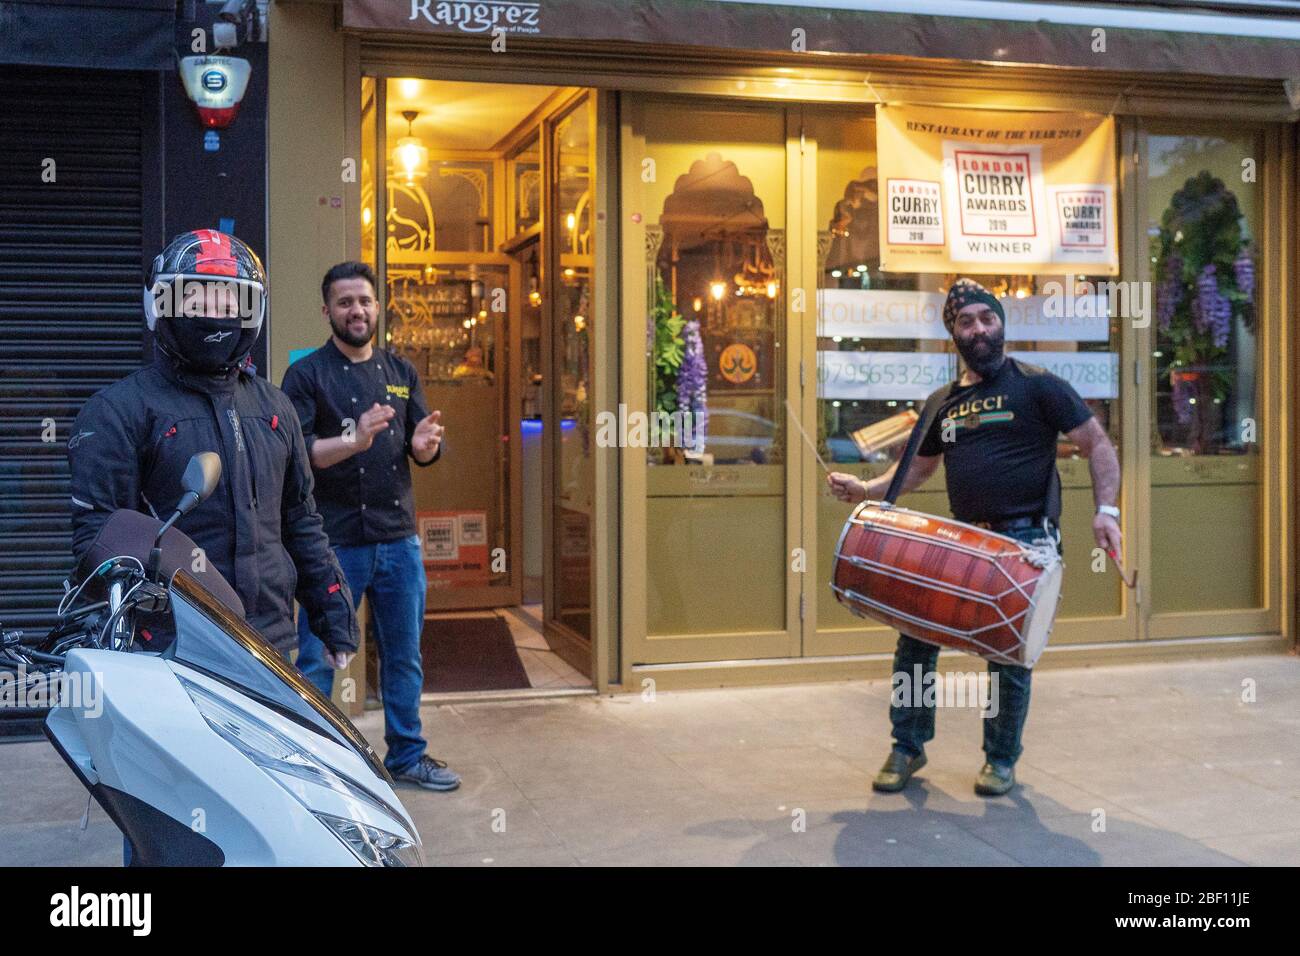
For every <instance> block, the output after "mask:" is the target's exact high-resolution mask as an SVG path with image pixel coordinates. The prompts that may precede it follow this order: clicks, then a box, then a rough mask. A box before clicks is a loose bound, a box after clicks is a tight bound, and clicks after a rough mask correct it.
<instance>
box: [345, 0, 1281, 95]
mask: <svg viewBox="0 0 1300 956" xmlns="http://www.w3.org/2000/svg"><path fill="white" fill-rule="evenodd" d="M343 25H344V27H346V28H351V29H356V30H365V31H380V32H383V33H386V34H389V35H393V34H407V35H411V34H441V35H460V36H477V37H480V38H488V37H490V36H491V35H492V34H493V31H494V30H497V29H498V28H499V29H501V30H504V32H505V35H506V36H507V37H509V38H511V39H515V38H518V39H523V40H527V39H541V40H546V39H551V40H565V41H587V42H590V43H592V44H602V45H606V44H607V45H624V44H654V45H660V46H671V47H687V48H690V47H694V48H713V49H729V50H749V51H754V52H770V53H783V54H790V53H791V52H805V51H806V53H808V54H812V55H818V54H822V55H826V54H836V55H841V56H843V55H854V54H859V55H892V56H907V57H928V58H938V59H946V60H964V61H975V62H989V63H1015V64H1027V65H1040V66H1057V67H1075V68H1091V69H1100V70H1116V71H1125V72H1150V73H1166V74H1167V73H1183V74H1199V75H1211V76H1226V77H1243V78H1245V77H1249V78H1256V79H1276V80H1286V79H1291V78H1300V4H1297V3H1294V2H1286V0H1274V2H1260V0H1255V2H1251V0H1239V2H1236V3H1231V2H1226V0H1225V2H1215V3H1205V2H1195V0H1184V2H1181V3H1160V2H1151V3H1147V4H1141V3H1118V2H1113V3H1112V2H1106V0H1094V2H1079V3H1074V2H1068V0H1067V2H1055V3H1031V2H1023V0H841V2H838V3H835V2H828V0H782V2H775V0H620V2H619V3H618V4H616V5H613V4H611V3H609V0H544V2H535V0H478V2H452V0H343ZM796 31H802V33H797V32H796ZM1098 31H1100V32H1098Z"/></svg>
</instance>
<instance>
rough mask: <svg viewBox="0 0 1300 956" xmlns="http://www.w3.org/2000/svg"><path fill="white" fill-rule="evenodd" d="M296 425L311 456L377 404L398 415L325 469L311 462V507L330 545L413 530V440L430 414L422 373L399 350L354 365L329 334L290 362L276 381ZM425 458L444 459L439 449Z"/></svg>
mask: <svg viewBox="0 0 1300 956" xmlns="http://www.w3.org/2000/svg"><path fill="white" fill-rule="evenodd" d="M280 387H281V388H283V389H284V393H285V394H286V395H288V396H289V398H290V400H292V402H293V407H294V409H295V410H296V411H297V412H298V419H299V421H301V422H302V434H303V439H304V441H305V443H306V446H307V450H308V452H309V453H310V451H311V446H312V443H313V442H315V441H316V439H318V438H336V437H338V436H339V435H341V434H343V428H344V422H345V421H347V420H351V421H352V422H353V423H355V422H357V421H359V420H360V419H361V415H362V413H364V412H365V411H366V410H367V409H369V408H370V406H371V405H373V404H374V403H375V402H379V403H380V404H384V405H391V406H392V407H393V410H394V411H395V412H396V413H397V414H395V415H394V416H393V418H392V420H391V421H390V422H389V423H388V428H387V429H386V430H384V431H382V432H380V433H379V434H377V435H376V436H375V439H374V442H373V444H371V446H370V447H369V448H367V449H366V450H365V451H363V452H359V453H358V454H355V455H353V456H352V457H350V458H345V459H344V460H343V461H340V462H338V463H336V464H333V465H330V467H328V468H317V467H315V466H314V465H313V466H312V473H313V474H314V475H315V477H316V489H315V494H316V507H317V509H318V510H319V511H320V514H321V517H322V518H323V519H324V520H325V533H326V534H327V535H329V539H330V544H332V545H336V546H337V545H360V544H375V543H379V542H384V541H395V540H397V539H398V538H404V537H407V536H409V535H413V534H415V533H416V532H415V499H414V496H413V494H412V492H411V469H410V465H409V464H408V461H414V460H415V459H414V458H413V457H411V437H412V436H413V435H414V434H415V426H416V425H418V424H419V423H420V420H421V419H422V418H425V417H426V416H427V415H428V414H429V409H428V407H427V406H426V405H425V401H424V391H423V390H422V389H421V388H420V376H419V374H418V373H417V372H416V371H415V366H413V365H412V364H411V363H410V362H408V361H407V360H406V359H404V358H402V357H401V356H400V355H394V354H393V353H392V352H389V351H388V350H387V349H380V348H377V349H375V350H374V355H373V356H372V357H371V358H370V359H369V360H368V361H365V362H353V361H352V360H351V359H349V358H348V357H347V356H346V355H344V354H343V353H342V352H340V351H339V350H338V348H337V347H336V346H335V345H334V340H333V339H329V340H327V341H326V342H325V344H324V345H323V346H321V347H320V348H318V349H317V350H316V351H314V352H312V353H311V354H310V355H307V356H304V357H303V358H301V359H299V360H298V361H296V362H294V363H293V364H292V365H290V366H289V368H288V369H287V370H286V371H285V373H284V382H283V384H282V385H281V386H280ZM445 444H446V443H445V442H444V443H443V444H442V445H440V446H439V447H438V452H437V454H435V455H434V456H433V458H432V459H431V460H430V461H427V462H418V461H417V462H416V464H417V465H432V464H433V463H434V462H435V461H437V460H438V459H439V458H441V457H442V450H443V446H444V445H445Z"/></svg>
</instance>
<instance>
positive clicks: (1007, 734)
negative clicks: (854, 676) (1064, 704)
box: [889, 528, 1059, 767]
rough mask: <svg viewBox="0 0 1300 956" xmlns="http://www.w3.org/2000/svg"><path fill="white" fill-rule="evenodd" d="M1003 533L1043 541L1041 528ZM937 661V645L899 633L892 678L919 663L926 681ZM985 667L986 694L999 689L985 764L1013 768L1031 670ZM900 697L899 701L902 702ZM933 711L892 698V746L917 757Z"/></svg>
mask: <svg viewBox="0 0 1300 956" xmlns="http://www.w3.org/2000/svg"><path fill="white" fill-rule="evenodd" d="M1005 533H1006V535H1007V536H1008V537H1011V538H1016V539H1018V540H1020V541H1025V542H1034V541H1040V540H1042V538H1043V537H1044V534H1043V531H1042V530H1041V529H1039V528H1025V529H1023V530H1018V531H1009V532H1005ZM1058 551H1059V545H1058ZM938 661H939V648H938V646H936V645H934V644H927V643H926V642H924V641H918V640H917V639H916V638H914V637H908V636H907V635H906V634H899V635H898V646H897V648H896V649H895V650H894V673H895V674H900V673H901V674H906V675H907V676H908V679H909V681H913V682H914V676H915V675H916V674H917V673H918V671H917V670H916V668H917V666H918V665H919V666H920V671H919V673H920V675H921V677H922V680H924V679H925V675H926V674H929V673H932V672H933V671H934V669H935V666H936V665H937V664H938ZM988 665H989V684H990V685H991V686H990V696H991V695H992V693H993V691H992V687H993V686H996V688H997V691H996V692H997V698H996V701H997V713H996V714H995V715H994V716H992V717H987V718H985V720H984V754H985V758H986V759H987V760H988V762H989V763H991V764H996V765H998V766H1000V767H1014V766H1015V763H1016V761H1017V760H1019V759H1020V754H1021V753H1022V752H1023V751H1024V747H1022V746H1021V742H1020V741H1021V736H1022V735H1023V733H1024V729H1025V719H1026V718H1027V717H1028V716H1029V685H1030V678H1031V677H1032V676H1033V671H1031V670H1030V669H1029V668H1027V667H1017V666H1016V665H1014V664H999V663H997V662H996V661H989V662H988ZM995 681H996V684H995V683H994V682H995ZM898 697H902V701H901V702H900V701H899V700H898V699H897V698H898ZM934 711H935V708H934V705H933V704H931V705H930V706H926V705H925V704H924V703H920V704H918V703H916V702H915V698H913V697H912V696H911V695H891V699H890V702H889V720H890V723H891V724H893V727H894V747H895V748H896V749H898V750H901V751H903V752H905V753H906V754H908V755H909V756H911V757H915V756H917V755H919V754H920V753H921V752H922V751H923V750H924V749H925V745H926V743H927V742H929V741H930V740H933V739H934Z"/></svg>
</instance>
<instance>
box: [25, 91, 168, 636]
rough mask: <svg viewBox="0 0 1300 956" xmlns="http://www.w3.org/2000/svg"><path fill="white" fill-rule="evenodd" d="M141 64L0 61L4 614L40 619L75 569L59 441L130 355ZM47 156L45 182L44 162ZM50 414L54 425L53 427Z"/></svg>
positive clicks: (137, 338)
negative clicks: (75, 66) (83, 66)
mask: <svg viewBox="0 0 1300 956" xmlns="http://www.w3.org/2000/svg"><path fill="white" fill-rule="evenodd" d="M151 81H152V82H156V80H154V79H153V77H151V75H150V74H141V73H132V72H126V71H78V70H51V69H41V70H37V69H31V68H21V67H0V103H3V104H4V107H3V108H2V109H0V143H3V144H4V148H3V149H0V622H3V624H4V626H5V627H6V628H15V627H20V628H23V629H24V630H26V631H28V632H29V633H39V632H41V631H44V630H47V629H48V628H49V626H50V623H51V621H52V618H53V610H54V607H55V605H56V604H57V602H58V598H59V596H60V594H61V593H62V589H61V583H62V581H63V579H64V577H65V576H66V575H67V573H68V571H69V569H70V567H71V563H72V562H71V554H70V545H71V537H72V536H71V524H70V519H69V510H70V501H69V488H68V465H67V458H66V445H67V440H68V437H69V429H70V428H71V425H72V421H73V419H74V418H75V417H76V415H77V412H78V411H79V410H80V409H81V406H82V405H83V404H84V402H85V401H86V399H87V398H89V397H90V396H91V395H92V394H93V393H94V392H95V391H97V390H98V389H100V388H102V387H103V386H105V385H108V384H110V383H111V382H114V381H116V380H117V379H120V378H122V377H124V376H125V375H127V374H129V373H130V372H132V371H133V370H135V369H136V368H138V367H139V365H140V361H141V357H142V348H143V336H142V323H141V307H140V295H141V293H140V282H141V277H140V276H141V269H140V267H141V258H142V249H141V245H142V241H143V212H142V201H141V182H142V178H143V167H144V156H143V152H142V142H143V138H142V117H143V116H144V103H145V96H146V93H147V84H148V83H149V82H151ZM48 160H53V162H54V166H53V177H54V181H53V182H45V181H43V179H42V173H43V172H44V171H45V169H46V168H47V167H48V166H49V164H48V162H47V161H48ZM51 424H52V429H51Z"/></svg>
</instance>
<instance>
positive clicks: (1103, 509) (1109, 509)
mask: <svg viewBox="0 0 1300 956" xmlns="http://www.w3.org/2000/svg"><path fill="white" fill-rule="evenodd" d="M1097 514H1099V515H1109V516H1110V517H1112V518H1114V519H1115V520H1116V521H1118V520H1119V509H1118V508H1116V507H1115V506H1114V505H1097Z"/></svg>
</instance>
